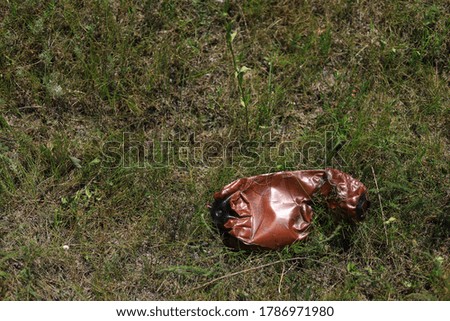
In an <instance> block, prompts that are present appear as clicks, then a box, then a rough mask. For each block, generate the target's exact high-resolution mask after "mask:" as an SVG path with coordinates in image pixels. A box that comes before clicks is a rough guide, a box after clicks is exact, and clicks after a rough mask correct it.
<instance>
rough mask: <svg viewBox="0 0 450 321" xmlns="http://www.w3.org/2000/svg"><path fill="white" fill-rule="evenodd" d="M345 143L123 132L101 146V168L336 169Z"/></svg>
mask: <svg viewBox="0 0 450 321" xmlns="http://www.w3.org/2000/svg"><path fill="white" fill-rule="evenodd" d="M344 146H345V142H339V141H337V140H336V139H335V137H334V135H333V132H326V133H325V135H324V137H322V138H321V139H317V140H315V139H311V140H308V141H304V142H299V141H285V140H282V139H279V138H278V137H273V136H272V135H271V134H266V135H263V136H262V137H261V138H260V139H258V140H246V141H239V140H230V141H226V142H224V141H218V140H208V141H205V140H197V137H196V135H195V134H192V135H191V136H190V137H189V139H167V138H159V139H151V140H145V141H143V140H139V139H137V138H136V137H134V136H133V133H130V132H124V133H123V135H122V139H121V140H116V141H108V142H106V143H105V144H104V145H103V147H102V155H103V161H102V166H103V167H107V168H117V167H123V168H164V167H180V168H192V167H203V168H204V167H210V168H219V167H221V168H224V167H235V166H239V167H241V168H255V167H258V168H261V167H271V168H274V167H275V168H277V167H280V168H284V167H293V166H295V167H298V166H299V165H300V164H303V165H308V166H309V167H316V168H323V167H328V166H329V167H338V168H343V167H345V166H346V165H347V163H346V161H345V159H344V158H343V157H341V155H340V153H339V152H340V151H341V150H342V148H343V147H344Z"/></svg>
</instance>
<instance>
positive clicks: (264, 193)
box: [210, 168, 370, 249]
mask: <svg viewBox="0 0 450 321" xmlns="http://www.w3.org/2000/svg"><path fill="white" fill-rule="evenodd" d="M320 196H322V197H323V198H324V199H325V201H326V203H327V205H328V207H329V208H331V209H336V210H338V211H339V212H340V213H341V215H342V216H343V217H345V218H350V219H352V220H354V221H361V220H362V219H363V218H364V216H365V213H366V211H367V209H368V207H369V206H370V202H369V200H368V196H367V188H366V187H365V186H364V185H363V184H362V183H361V182H360V181H358V180H357V179H355V178H353V177H351V176H350V175H348V174H346V173H343V172H341V171H339V170H337V169H332V168H326V169H324V170H300V171H290V172H278V173H271V174H263V175H258V176H252V177H246V178H240V179H238V180H236V181H234V182H232V183H230V184H228V185H226V186H225V187H223V188H222V190H221V191H220V192H217V193H215V194H214V199H215V201H214V203H213V204H212V205H211V206H210V211H211V216H212V220H213V222H214V224H215V226H216V227H217V228H218V230H219V231H220V232H221V233H222V235H223V236H224V243H225V244H226V245H227V246H230V247H233V248H237V249H249V248H250V249H253V248H265V249H279V248H282V247H284V246H286V245H289V244H292V243H294V242H296V241H299V240H303V239H304V238H306V236H307V235H308V233H309V231H310V225H311V220H312V215H313V209H312V207H313V206H314V202H315V201H314V200H315V199H319V198H320Z"/></svg>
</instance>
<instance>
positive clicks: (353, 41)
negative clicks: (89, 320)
mask: <svg viewBox="0 0 450 321" xmlns="http://www.w3.org/2000/svg"><path fill="white" fill-rule="evenodd" d="M234 33H235V36H234V39H233V41H231V35H232V34H233V35H234ZM231 48H232V50H233V55H232V54H231V50H230V49H231ZM0 52H1V54H0V111H1V113H0V298H2V299H4V300H52V299H53V300H56V299H58V300H170V299H175V300H181V299H184V300H448V299H449V273H450V268H449V267H450V265H449V253H448V248H449V245H450V242H449V241H450V238H449V230H450V219H449V214H448V213H449V212H450V208H449V201H448V199H449V188H450V176H449V163H450V157H449V156H450V155H449V138H450V137H449V112H450V108H449V107H450V91H449V82H450V69H449V65H450V64H449V57H450V56H449V55H448V52H450V8H449V6H448V4H447V2H446V1H444V0H442V1H433V2H429V1H391V2H389V3H388V2H386V1H380V0H376V1H369V2H364V1H363V2H361V1H359V2H356V1H339V2H337V1H336V2H331V3H330V2H329V1H313V2H308V3H307V2H304V1H297V2H296V3H295V5H293V4H292V3H291V1H247V2H245V4H239V3H238V2H236V1H224V2H223V3H221V2H220V1H205V2H203V1H181V0H167V1H157V0H155V1H150V0H148V1H132V0H126V1H92V3H91V4H86V3H85V2H83V1H68V0H63V1H32V0H28V1H16V0H10V1H3V2H2V3H1V4H0ZM243 66H245V67H246V68H249V69H246V68H244V69H242V67H243ZM236 71H237V73H236ZM241 71H242V72H241ZM124 133H128V134H126V135H128V136H127V137H128V139H127V140H126V142H124V139H123V137H124ZM168 142H170V144H169V143H168ZM239 144H241V145H239ZM239 146H240V147H241V148H242V149H241V152H240V153H236V152H235V153H234V154H233V151H236V150H237V148H239ZM277 146H283V148H282V150H283V151H284V152H283V154H282V155H281V154H280V155H275V156H277V157H275V158H272V159H271V158H270V156H271V155H272V156H273V152H274V149H273V148H272V149H271V147H277ZM323 146H326V150H322V149H321V148H322V147H323ZM122 148H125V150H128V149H130V153H129V155H128V156H129V157H130V158H129V159H128V158H127V159H126V160H124V159H121V156H120V151H121V150H122ZM196 148H197V150H198V149H199V148H203V149H204V152H205V155H204V156H205V158H204V159H203V160H202V159H199V157H198V155H196V154H195V153H196ZM149 150H151V151H153V153H151V154H149ZM299 150H302V151H307V150H309V153H308V157H304V158H300V157H299V156H300V155H301V153H299ZM224 151H226V152H227V153H226V157H222V156H223V152H224ZM185 152H188V154H187V155H184V154H183V153H185ZM138 153H139V155H138ZM167 155H169V156H167ZM183 155H184V156H185V157H184V156H183ZM143 156H146V158H144V157H143ZM123 161H125V165H126V166H124V163H123ZM325 166H336V167H338V168H340V169H342V170H343V171H346V172H348V173H351V174H352V175H354V176H355V177H358V178H360V179H361V180H362V181H363V182H364V183H365V184H366V185H367V186H368V188H369V190H370V197H371V201H372V205H373V206H372V208H371V211H370V215H369V216H368V218H367V220H366V221H365V222H363V223H362V224H359V225H358V226H349V225H347V224H345V223H341V222H336V221H335V220H333V219H332V216H331V214H330V212H329V211H328V210H327V209H326V208H325V207H321V206H320V205H319V206H318V208H317V209H316V210H315V214H316V216H315V222H314V223H315V224H314V226H315V229H314V230H313V232H312V233H311V235H310V238H309V240H307V241H305V242H302V243H298V244H294V245H292V246H290V247H289V248H286V249H283V250H281V251H274V252H269V251H267V252H233V251H230V250H228V249H226V248H225V247H224V246H223V245H222V243H221V240H220V238H219V237H218V236H217V234H216V233H215V232H214V231H213V230H212V226H211V222H210V220H209V213H208V211H207V208H206V206H205V205H206V204H207V203H209V202H211V201H212V195H213V193H214V192H215V191H217V190H219V189H220V188H221V187H222V186H223V185H225V184H227V183H229V182H231V181H232V180H234V179H236V178H239V177H242V176H247V175H254V174H260V173H265V172H273V171H277V170H284V169H287V170H289V169H308V168H322V167H325ZM372 168H373V170H374V172H375V176H374V175H373V173H372ZM375 179H376V181H377V183H378V187H379V191H378V190H377V188H376V184H375ZM378 196H380V199H381V202H380V201H379V198H378ZM63 245H68V246H69V249H67V250H65V249H63ZM248 269H252V270H248ZM238 271H242V273H238V274H235V275H233V276H232V277H231V276H229V277H228V275H231V274H233V273H235V272H238ZM224 276H225V277H224Z"/></svg>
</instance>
